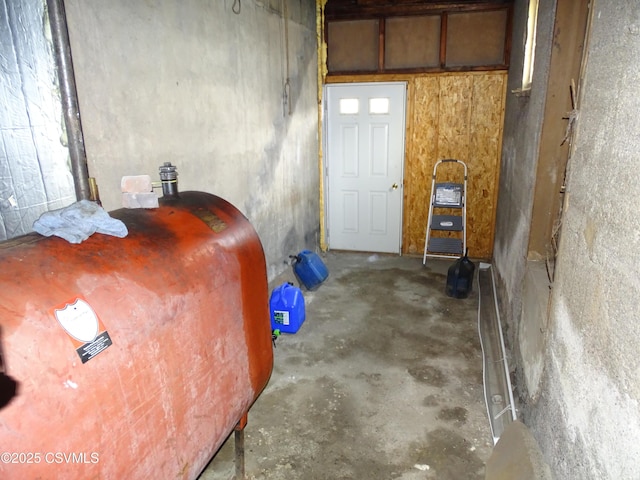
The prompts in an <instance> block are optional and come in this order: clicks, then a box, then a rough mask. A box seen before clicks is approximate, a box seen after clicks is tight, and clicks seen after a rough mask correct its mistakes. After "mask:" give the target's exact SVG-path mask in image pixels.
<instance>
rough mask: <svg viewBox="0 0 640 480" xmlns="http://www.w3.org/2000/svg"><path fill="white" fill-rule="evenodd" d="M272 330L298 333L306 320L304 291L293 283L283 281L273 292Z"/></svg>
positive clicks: (271, 302) (271, 308)
mask: <svg viewBox="0 0 640 480" xmlns="http://www.w3.org/2000/svg"><path fill="white" fill-rule="evenodd" d="M269 306H270V310H271V330H280V331H281V332H283V333H296V332H297V331H298V330H299V329H300V326H301V325H302V323H303V322H304V320H305V315H306V314H305V308H304V297H303V296H302V291H301V290H300V289H299V288H298V287H295V286H294V285H293V284H292V283H283V284H282V285H280V286H279V287H277V288H275V289H274V290H273V292H271V299H270V300H269Z"/></svg>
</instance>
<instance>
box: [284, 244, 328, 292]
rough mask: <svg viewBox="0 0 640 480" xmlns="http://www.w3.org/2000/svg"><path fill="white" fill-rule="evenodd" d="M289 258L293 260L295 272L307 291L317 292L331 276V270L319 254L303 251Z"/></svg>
mask: <svg viewBox="0 0 640 480" xmlns="http://www.w3.org/2000/svg"><path fill="white" fill-rule="evenodd" d="M289 258H292V259H293V272H294V273H295V274H296V277H297V278H298V280H300V283H301V284H302V285H304V286H305V288H306V289H307V290H315V289H316V288H318V287H319V286H320V284H321V283H322V282H324V281H325V280H326V279H327V277H328V276H329V270H327V267H326V265H325V264H324V262H323V261H322V259H321V258H320V257H319V256H318V254H317V253H314V252H312V251H310V250H302V251H301V252H300V253H299V254H298V255H290V256H289Z"/></svg>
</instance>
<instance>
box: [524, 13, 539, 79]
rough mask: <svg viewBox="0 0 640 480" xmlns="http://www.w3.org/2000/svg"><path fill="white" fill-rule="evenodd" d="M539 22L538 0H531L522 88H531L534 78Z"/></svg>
mask: <svg viewBox="0 0 640 480" xmlns="http://www.w3.org/2000/svg"><path fill="white" fill-rule="evenodd" d="M537 24H538V0H529V17H528V21H527V39H526V41H525V46H524V65H523V67H522V90H529V89H530V88H531V81H532V80H533V61H534V56H535V50H536V28H537Z"/></svg>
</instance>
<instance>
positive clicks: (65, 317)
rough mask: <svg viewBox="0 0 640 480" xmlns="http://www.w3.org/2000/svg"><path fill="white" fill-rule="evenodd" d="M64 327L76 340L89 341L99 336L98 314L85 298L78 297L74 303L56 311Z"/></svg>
mask: <svg viewBox="0 0 640 480" xmlns="http://www.w3.org/2000/svg"><path fill="white" fill-rule="evenodd" d="M54 313H55V316H56V318H57V319H58V322H60V325H62V328H64V329H65V331H66V332H67V333H68V334H69V335H71V336H72V337H73V338H75V339H76V340H78V341H80V342H83V343H87V342H92V341H94V340H95V339H96V337H97V336H98V331H99V326H98V316H97V315H96V313H95V312H94V311H93V308H91V305H89V304H88V303H87V302H85V301H84V300H82V299H80V298H78V299H76V301H75V302H74V303H72V304H67V305H66V306H65V307H64V308H62V309H56V310H55V311H54Z"/></svg>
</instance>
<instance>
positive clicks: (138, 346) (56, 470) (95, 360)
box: [0, 192, 273, 480]
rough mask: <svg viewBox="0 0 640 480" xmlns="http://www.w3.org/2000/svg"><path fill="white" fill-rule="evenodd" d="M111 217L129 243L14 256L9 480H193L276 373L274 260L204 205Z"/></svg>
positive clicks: (5, 346)
mask: <svg viewBox="0 0 640 480" xmlns="http://www.w3.org/2000/svg"><path fill="white" fill-rule="evenodd" d="M160 203H161V204H160V207H159V208H157V209H151V210H142V209H135V210H129V209H122V210H117V211H114V212H111V216H112V217H114V218H118V219H120V220H122V221H123V222H124V223H125V225H126V226H127V228H128V230H129V234H128V236H127V237H125V238H122V239H121V238H115V237H111V236H106V235H101V234H94V235H92V236H91V237H90V238H89V239H87V240H86V241H84V242H83V243H81V244H70V243H68V242H66V241H65V240H62V239H60V238H57V237H51V238H45V237H41V236H39V235H38V234H29V235H26V236H23V237H20V238H18V239H14V240H10V241H7V242H4V243H3V244H0V268H1V269H2V280H1V281H0V282H1V283H0V320H1V327H2V329H1V331H0V342H1V344H2V351H3V357H4V358H3V362H2V365H3V368H4V370H5V373H6V374H7V375H9V376H10V377H11V378H12V379H14V380H15V381H17V382H18V391H17V395H16V396H15V397H14V398H12V399H11V400H10V401H9V403H8V404H7V405H5V406H4V407H2V408H1V409H0V478H2V479H4V480H8V479H20V480H24V479H40V478H42V479H46V478H51V479H53V478H64V479H89V478H96V479H97V478H100V479H117V480H121V479H150V478H157V479H160V478H163V479H165V478H166V479H169V478H171V479H192V478H195V477H197V476H198V474H199V473H200V472H201V471H202V469H203V468H204V467H205V466H206V465H207V462H208V461H209V460H210V458H211V457H212V456H213V455H214V454H215V452H216V451H217V449H218V448H219V447H220V446H221V445H222V443H223V442H224V441H225V440H226V438H227V436H228V435H229V434H230V433H231V432H232V431H233V429H234V427H235V426H236V425H237V424H238V422H240V421H241V419H242V418H243V416H244V415H245V414H246V413H247V412H248V410H249V408H250V407H251V405H252V404H253V402H254V401H255V400H256V398H257V397H258V395H259V394H260V392H261V391H262V390H263V389H264V387H265V386H266V384H267V382H268V380H269V376H270V374H271V370H272V367H273V351H272V343H271V328H270V322H269V309H268V298H267V296H268V286H267V276H266V267H265V259H264V253H263V250H262V246H261V244H260V240H259V238H258V236H257V234H256V233H255V231H254V229H253V228H252V226H251V225H250V223H249V222H248V220H247V219H246V218H245V217H244V216H243V215H242V214H241V213H240V212H239V211H238V210H237V209H236V208H234V207H233V206H232V205H230V204H229V203H227V202H226V201H224V200H222V199H220V198H218V197H216V196H213V195H210V194H206V193H201V192H184V193H181V194H180V196H179V197H175V198H166V199H161V201H160Z"/></svg>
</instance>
